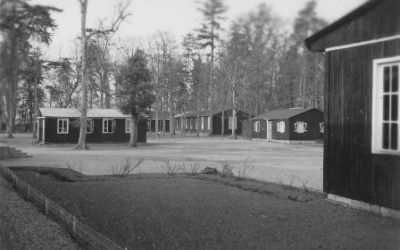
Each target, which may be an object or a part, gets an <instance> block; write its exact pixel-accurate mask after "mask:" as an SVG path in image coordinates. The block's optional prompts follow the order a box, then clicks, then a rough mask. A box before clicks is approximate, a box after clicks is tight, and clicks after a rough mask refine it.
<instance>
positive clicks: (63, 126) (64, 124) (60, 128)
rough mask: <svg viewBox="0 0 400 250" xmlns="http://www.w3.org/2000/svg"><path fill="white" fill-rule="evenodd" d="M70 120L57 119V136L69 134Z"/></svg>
mask: <svg viewBox="0 0 400 250" xmlns="http://www.w3.org/2000/svg"><path fill="white" fill-rule="evenodd" d="M68 132H69V119H57V134H68Z"/></svg>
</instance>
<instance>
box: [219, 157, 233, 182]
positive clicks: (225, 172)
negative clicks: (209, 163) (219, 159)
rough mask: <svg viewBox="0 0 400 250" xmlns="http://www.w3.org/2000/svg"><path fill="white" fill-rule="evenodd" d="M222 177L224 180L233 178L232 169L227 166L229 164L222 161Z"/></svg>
mask: <svg viewBox="0 0 400 250" xmlns="http://www.w3.org/2000/svg"><path fill="white" fill-rule="evenodd" d="M220 175H221V176H222V177H224V178H230V177H233V176H234V174H233V167H232V166H230V165H229V163H228V162H227V161H224V162H223V163H222V171H221V174H220Z"/></svg>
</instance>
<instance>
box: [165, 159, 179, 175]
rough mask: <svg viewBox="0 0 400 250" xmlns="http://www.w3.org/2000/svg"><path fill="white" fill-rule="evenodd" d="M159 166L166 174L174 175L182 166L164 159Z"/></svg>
mask: <svg viewBox="0 0 400 250" xmlns="http://www.w3.org/2000/svg"><path fill="white" fill-rule="evenodd" d="M161 168H162V170H163V171H164V173H166V174H167V175H170V176H174V175H176V174H177V173H179V170H181V169H182V166H179V165H177V164H172V163H171V162H170V161H164V162H163V165H162V166H161Z"/></svg>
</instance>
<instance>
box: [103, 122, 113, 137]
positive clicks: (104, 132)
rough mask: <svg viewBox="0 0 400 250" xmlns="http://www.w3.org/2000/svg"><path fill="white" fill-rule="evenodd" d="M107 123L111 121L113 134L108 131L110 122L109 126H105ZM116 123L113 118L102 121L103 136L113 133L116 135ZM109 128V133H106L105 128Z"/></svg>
mask: <svg viewBox="0 0 400 250" xmlns="http://www.w3.org/2000/svg"><path fill="white" fill-rule="evenodd" d="M105 121H111V132H109V131H108V130H109V129H108V128H109V124H108V122H107V126H105V123H104V122H105ZM114 123H115V121H114V119H112V118H103V120H102V124H103V125H102V132H103V134H112V133H114V126H113V125H114ZM106 127H107V131H105V128H106Z"/></svg>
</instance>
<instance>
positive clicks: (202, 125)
mask: <svg viewBox="0 0 400 250" xmlns="http://www.w3.org/2000/svg"><path fill="white" fill-rule="evenodd" d="M201 130H204V116H202V117H201Z"/></svg>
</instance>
